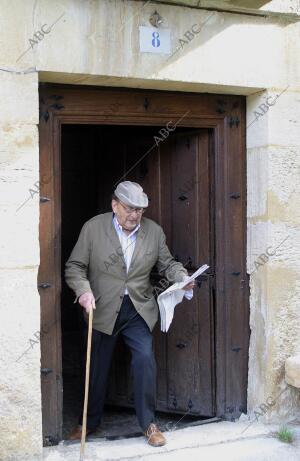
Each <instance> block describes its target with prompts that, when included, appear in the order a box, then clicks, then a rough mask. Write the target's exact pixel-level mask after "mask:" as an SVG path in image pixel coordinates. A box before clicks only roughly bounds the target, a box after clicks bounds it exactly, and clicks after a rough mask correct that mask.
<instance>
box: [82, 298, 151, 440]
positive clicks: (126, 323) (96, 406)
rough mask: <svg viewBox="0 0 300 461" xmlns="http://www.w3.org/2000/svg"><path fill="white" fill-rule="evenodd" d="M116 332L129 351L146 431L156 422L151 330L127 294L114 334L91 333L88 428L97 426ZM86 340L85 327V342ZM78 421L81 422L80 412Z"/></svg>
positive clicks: (136, 399) (138, 407)
mask: <svg viewBox="0 0 300 461" xmlns="http://www.w3.org/2000/svg"><path fill="white" fill-rule="evenodd" d="M119 330H120V331H119ZM119 334H121V335H122V336H123V339H124V341H125V344H126V345H127V347H129V349H130V352H131V367H132V372H133V383H134V406H135V411H136V415H137V418H138V422H139V424H140V426H141V428H142V430H143V431H145V430H146V429H147V427H148V426H149V424H150V423H151V422H155V398H156V362H155V357H154V353H153V350H152V334H151V332H150V329H149V327H148V325H147V323H146V322H145V320H144V319H143V318H142V317H141V315H140V314H139V313H137V311H136V309H135V307H134V306H133V304H132V301H131V299H130V298H129V295H125V296H124V298H123V302H122V305H121V308H120V311H119V314H118V317H117V320H116V323H115V326H114V330H113V334H112V335H107V334H106V333H102V332H100V331H97V330H95V329H93V332H92V348H91V363H90V384H89V399H88V412H87V428H88V429H92V430H93V429H96V427H97V426H98V425H99V424H100V422H101V418H102V413H103V406H104V403H105V396H106V389H107V381H108V375H109V370H110V365H111V359H112V355H113V351H114V346H115V344H116V341H117V338H118V336H119ZM86 340H87V328H85V344H86ZM85 350H86V349H85ZM83 382H84V381H83ZM79 424H82V413H81V414H80V416H79Z"/></svg>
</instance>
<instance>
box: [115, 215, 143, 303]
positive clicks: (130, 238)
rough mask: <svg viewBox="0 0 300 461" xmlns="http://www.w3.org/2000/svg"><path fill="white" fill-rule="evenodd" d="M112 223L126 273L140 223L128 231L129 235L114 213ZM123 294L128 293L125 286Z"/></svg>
mask: <svg viewBox="0 0 300 461" xmlns="http://www.w3.org/2000/svg"><path fill="white" fill-rule="evenodd" d="M113 223H114V226H115V229H116V231H117V234H118V237H119V240H120V244H121V247H122V251H123V255H124V260H125V264H126V271H127V273H128V269H129V266H130V263H131V259H132V255H133V252H134V248H135V242H136V238H137V231H138V230H139V228H140V226H141V225H140V224H138V225H137V226H136V227H135V228H134V229H133V231H132V232H130V234H129V235H127V234H126V233H125V232H124V231H123V227H122V226H121V224H120V223H119V221H118V219H117V216H116V215H114V218H113ZM124 294H126V295H127V294H128V290H127V288H125V292H124Z"/></svg>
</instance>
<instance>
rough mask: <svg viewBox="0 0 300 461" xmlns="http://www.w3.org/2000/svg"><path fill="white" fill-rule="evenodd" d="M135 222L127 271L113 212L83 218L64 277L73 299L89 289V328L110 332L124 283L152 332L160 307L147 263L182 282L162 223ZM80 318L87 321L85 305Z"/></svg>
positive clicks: (182, 272)
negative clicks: (137, 225) (91, 300)
mask: <svg viewBox="0 0 300 461" xmlns="http://www.w3.org/2000/svg"><path fill="white" fill-rule="evenodd" d="M140 224H141V225H140V228H139V230H138V231H137V238H136V242H135V248H134V253H133V256H132V260H131V264H130V267H129V270H128V273H126V264H125V260H124V256H123V252H122V247H121V244H120V241H119V237H118V234H117V232H116V229H115V227H114V224H113V213H112V212H108V213H104V214H99V215H96V216H94V217H93V218H91V219H89V220H88V221H86V222H85V224H84V225H83V227H82V229H81V232H80V235H79V238H78V240H77V242H76V244H75V246H74V248H73V250H72V252H71V255H70V257H69V259H68V260H67V262H66V266H65V280H66V283H67V284H68V285H69V287H70V288H71V289H72V290H73V291H74V292H75V294H76V299H75V301H74V302H76V301H77V299H78V297H79V296H80V295H82V294H83V293H85V292H87V291H90V292H92V293H93V295H94V297H95V301H96V310H95V311H94V316H93V328H95V329H96V330H99V331H102V332H104V333H107V334H109V335H111V334H112V331H113V328H114V325H115V321H116V319H117V316H118V312H119V310H120V306H121V304H122V298H123V294H124V290H125V286H126V287H127V289H128V293H129V296H130V299H131V300H132V302H133V304H134V307H135V309H136V310H137V311H138V312H139V314H140V315H141V316H142V317H143V319H144V320H145V322H146V323H147V325H148V326H149V329H150V331H152V330H153V328H154V325H155V324H156V322H157V320H158V311H159V308H158V305H157V302H156V299H155V297H154V293H153V290H154V287H153V286H152V285H151V283H150V278H149V275H150V272H151V269H152V267H153V266H154V265H155V264H156V265H157V269H158V271H159V273H160V274H161V275H164V276H165V277H166V278H167V279H168V280H169V281H170V282H181V281H182V280H183V277H184V276H185V275H187V270H186V269H185V268H184V266H183V265H182V264H181V263H180V262H177V261H175V259H174V258H173V256H172V255H171V253H170V251H169V249H168V247H167V245H166V236H165V234H164V232H163V230H162V228H161V226H159V225H158V224H157V223H156V222H155V221H152V219H148V218H145V217H142V218H141V221H140ZM165 282H166V281H165ZM166 286H167V283H165V285H160V291H156V293H158V292H161V291H163V289H165V288H166ZM162 287H163V288H162ZM84 318H85V320H86V321H87V318H88V314H87V313H86V311H85V309H84Z"/></svg>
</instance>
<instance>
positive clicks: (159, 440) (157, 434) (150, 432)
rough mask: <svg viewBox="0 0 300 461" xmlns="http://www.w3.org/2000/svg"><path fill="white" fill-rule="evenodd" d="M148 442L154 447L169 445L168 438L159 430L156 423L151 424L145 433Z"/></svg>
mask: <svg viewBox="0 0 300 461" xmlns="http://www.w3.org/2000/svg"><path fill="white" fill-rule="evenodd" d="M144 435H145V436H146V437H147V439H148V440H147V441H148V443H149V444H150V445H152V446H153V447H161V446H162V445H165V444H166V443H167V441H166V438H165V437H164V435H163V434H162V433H161V431H160V430H159V428H158V426H157V425H156V424H154V423H151V424H149V426H148V429H147V430H146V431H145V432H144Z"/></svg>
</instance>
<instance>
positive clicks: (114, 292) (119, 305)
mask: <svg viewBox="0 0 300 461" xmlns="http://www.w3.org/2000/svg"><path fill="white" fill-rule="evenodd" d="M147 206H148V197H147V195H146V194H145V193H144V192H143V189H142V187H141V186H140V185H139V184H137V183H135V182H131V181H124V182H121V183H119V184H118V186H117V188H116V189H115V191H114V195H113V198H112V210H113V212H108V213H104V214H99V215H96V216H94V217H93V218H91V219H90V220H88V221H87V222H86V223H85V224H84V225H83V227H82V229H81V232H80V235H79V238H78V240H77V243H76V245H75V247H74V248H73V250H72V253H71V255H70V257H69V259H68V261H67V262H66V269H65V280H66V282H67V284H68V285H69V286H70V288H72V290H74V292H75V294H76V299H75V301H74V302H76V301H77V299H78V298H79V304H80V305H81V306H82V307H83V308H84V312H83V313H84V318H85V321H86V322H87V319H88V312H89V309H90V308H93V309H96V311H95V313H94V316H93V330H92V350H91V365H90V367H91V368H90V387H89V399H88V411H87V434H90V433H91V432H94V431H95V430H96V428H97V426H98V425H99V424H100V422H101V418H102V411H103V406H104V403H105V394H106V388H107V381H108V374H109V369H110V364H111V358H112V354H113V350H114V346H115V343H116V340H117V337H118V335H119V334H122V336H123V338H124V341H125V344H126V345H127V346H128V347H129V348H130V351H131V367H132V372H133V381H134V404H135V411H136V415H137V418H138V421H139V424H140V426H141V428H142V430H143V433H144V435H145V436H146V438H147V440H148V443H149V444H150V445H152V446H161V445H164V444H165V443H166V439H165V437H164V435H163V434H162V433H161V431H160V430H159V427H158V425H157V424H156V421H155V398H156V362H155V357H154V353H153V348H152V334H151V332H152V330H153V328H154V325H155V324H156V322H157V320H158V306H157V302H156V300H155V297H154V295H153V287H152V286H151V284H150V277H149V275H150V272H151V269H152V267H153V266H154V265H155V264H156V265H157V268H158V271H159V273H160V274H164V275H165V276H166V277H167V279H168V280H169V281H171V282H181V281H184V280H185V279H186V278H187V270H186V269H185V268H184V267H183V265H182V264H181V263H180V262H177V261H175V260H174V258H173V257H172V255H171V253H170V251H169V249H168V247H167V245H166V237H165V234H164V232H163V230H162V228H161V227H160V226H159V225H158V224H157V223H155V222H154V221H152V220H151V219H148V218H145V217H143V212H144V211H145V209H146V207H147ZM194 283H195V282H190V283H188V284H187V285H185V287H184V290H186V293H185V296H186V297H187V298H188V299H190V298H191V297H192V295H193V292H192V289H193V287H194ZM86 332H87V328H86V329H85V338H86ZM81 430H82V413H81V414H80V416H79V420H78V425H77V426H76V427H75V428H74V429H73V431H72V432H71V434H70V436H69V439H71V440H75V439H80V438H81Z"/></svg>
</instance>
